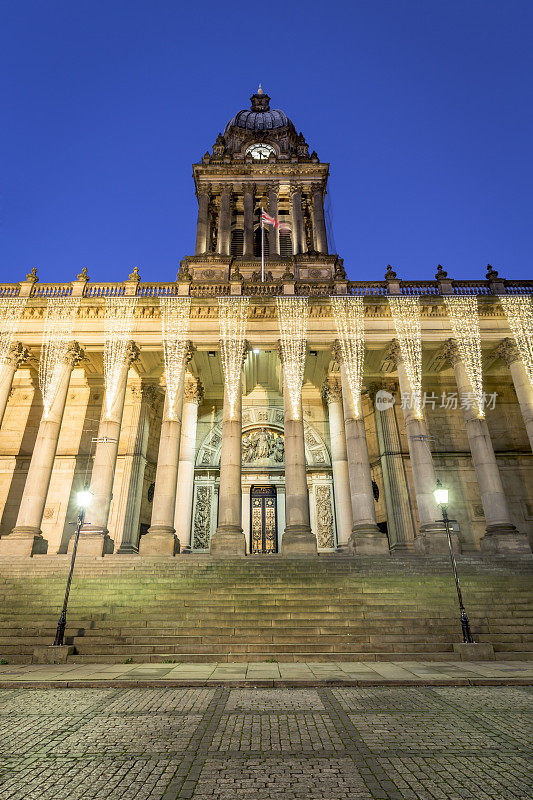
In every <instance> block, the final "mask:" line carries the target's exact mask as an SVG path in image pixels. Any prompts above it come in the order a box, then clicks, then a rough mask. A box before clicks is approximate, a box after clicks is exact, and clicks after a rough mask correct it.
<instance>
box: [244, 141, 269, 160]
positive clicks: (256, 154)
mask: <svg viewBox="0 0 533 800" xmlns="http://www.w3.org/2000/svg"><path fill="white" fill-rule="evenodd" d="M275 152H276V151H275V150H274V148H273V147H272V145H270V144H253V145H252V146H251V147H249V148H248V150H247V151H246V155H247V156H252V158H253V159H255V161H266V160H267V159H268V158H269V156H270V155H271V153H275Z"/></svg>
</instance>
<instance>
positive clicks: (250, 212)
mask: <svg viewBox="0 0 533 800" xmlns="http://www.w3.org/2000/svg"><path fill="white" fill-rule="evenodd" d="M243 189H244V198H243V202H244V245H243V255H244V256H248V258H253V255H254V196H255V195H254V192H255V185H254V184H253V183H245V184H244V185H243Z"/></svg>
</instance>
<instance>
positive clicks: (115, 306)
mask: <svg viewBox="0 0 533 800" xmlns="http://www.w3.org/2000/svg"><path fill="white" fill-rule="evenodd" d="M136 306H137V298H136V297H109V298H107V299H106V303H105V320H104V337H105V341H104V380H105V406H106V413H107V414H110V413H111V409H112V407H113V403H114V402H115V397H116V394H117V390H118V385H119V381H120V374H121V371H122V367H123V365H124V359H125V357H126V348H127V345H128V341H129V339H130V337H131V332H132V330H133V323H134V316H135V308H136Z"/></svg>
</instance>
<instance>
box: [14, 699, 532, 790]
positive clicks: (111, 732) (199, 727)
mask: <svg viewBox="0 0 533 800" xmlns="http://www.w3.org/2000/svg"><path fill="white" fill-rule="evenodd" d="M532 709H533V688H532V687H528V686H520V685H511V686H436V685H431V686H427V685H426V686H408V685H403V686H402V685H398V686H390V685H389V686H379V685H366V686H331V687H328V686H325V685H322V686H317V687H315V688H311V687H300V688H299V687H294V688H254V687H251V686H250V687H249V688H231V687H230V686H222V685H220V686H211V687H209V686H194V687H188V688H187V687H168V686H159V687H153V688H128V687H126V686H124V687H122V688H117V687H113V686H109V685H107V686H103V687H102V688H49V689H44V688H26V689H22V688H11V689H1V690H0V742H1V743H2V744H1V757H0V798H1V800H22V798H24V799H25V800H33V798H36V800H37V799H38V800H67V798H69V800H70V799H72V800H77V799H78V798H80V800H81V798H83V800H127V799H128V798H135V800H145V798H147V799H148V798H149V799H150V800H173V798H194V800H208V798H209V800H211V798H213V799H214V800H223V799H225V798H231V800H239V799H240V798H253V799H254V800H268V799H269V798H283V799H284V800H291V799H294V800H299V799H300V798H301V799H302V800H304V799H305V800H315V799H316V800H341V798H361V800H366V799H367V798H368V799H370V798H382V799H383V800H386V799H387V798H390V799H391V800H393V798H394V800H400V798H404V799H405V800H418V799H419V798H420V800H422V799H423V800H433V798H435V799H436V800H515V798H523V800H526V798H527V799H528V800H529V798H530V797H531V796H532V794H533V783H532V779H531V774H530V773H529V775H528V756H529V755H530V744H531V730H532V726H531V712H532Z"/></svg>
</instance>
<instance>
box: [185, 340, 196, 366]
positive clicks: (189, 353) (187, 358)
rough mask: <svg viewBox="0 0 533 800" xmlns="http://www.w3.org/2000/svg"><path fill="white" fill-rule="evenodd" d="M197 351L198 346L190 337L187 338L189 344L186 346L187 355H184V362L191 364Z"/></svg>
mask: <svg viewBox="0 0 533 800" xmlns="http://www.w3.org/2000/svg"><path fill="white" fill-rule="evenodd" d="M195 353H196V347H195V346H194V345H193V343H192V342H191V340H190V339H187V344H186V346H185V356H184V362H183V363H184V364H185V366H187V364H190V362H191V361H192V359H193V357H194V354H195Z"/></svg>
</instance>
